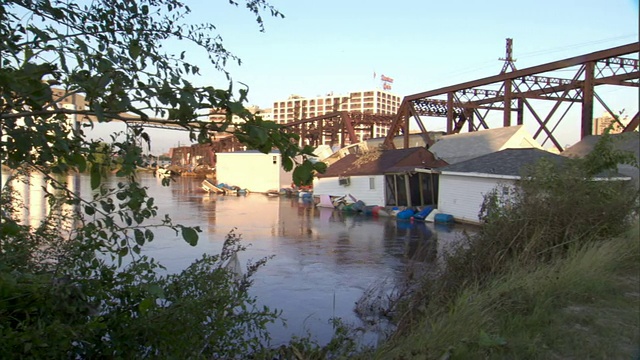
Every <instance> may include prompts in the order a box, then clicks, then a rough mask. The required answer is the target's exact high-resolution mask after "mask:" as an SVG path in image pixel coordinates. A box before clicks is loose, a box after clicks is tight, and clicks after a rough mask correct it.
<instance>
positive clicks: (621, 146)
mask: <svg viewBox="0 0 640 360" xmlns="http://www.w3.org/2000/svg"><path fill="white" fill-rule="evenodd" d="M610 136H611V139H612V140H613V142H612V145H613V147H614V149H616V150H622V151H628V152H630V153H632V154H634V155H635V156H636V159H640V133H637V132H628V133H621V134H611V135H610ZM601 137H602V136H601V135H589V136H587V137H585V138H584V139H582V140H580V141H578V142H577V143H575V144H574V145H573V146H571V147H569V148H567V149H566V150H565V151H563V152H562V153H561V154H560V155H562V156H566V157H579V158H581V157H585V156H586V155H587V154H589V153H590V152H591V151H593V148H594V147H595V145H596V143H597V142H598V140H600V138H601Z"/></svg>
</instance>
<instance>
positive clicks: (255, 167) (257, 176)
mask: <svg viewBox="0 0 640 360" xmlns="http://www.w3.org/2000/svg"><path fill="white" fill-rule="evenodd" d="M216 179H217V182H218V183H219V184H220V183H223V184H226V185H229V186H238V187H240V188H241V189H247V190H249V191H252V192H262V193H266V192H267V191H269V190H274V189H275V190H278V189H281V188H288V187H290V186H291V183H292V181H293V173H292V172H290V171H289V172H287V171H284V169H283V168H282V155H281V154H280V152H279V151H272V152H270V153H268V154H265V153H262V152H260V151H258V150H247V151H234V152H219V153H217V154H216Z"/></svg>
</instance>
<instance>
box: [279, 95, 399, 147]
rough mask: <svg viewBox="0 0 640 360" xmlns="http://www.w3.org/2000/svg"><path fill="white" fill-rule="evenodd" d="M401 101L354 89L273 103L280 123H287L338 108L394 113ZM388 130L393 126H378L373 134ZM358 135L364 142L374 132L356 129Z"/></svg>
mask: <svg viewBox="0 0 640 360" xmlns="http://www.w3.org/2000/svg"><path fill="white" fill-rule="evenodd" d="M401 101H402V99H401V98H400V96H398V95H395V94H392V93H390V92H387V91H383V90H378V89H376V90H369V91H359V92H351V93H349V94H348V95H334V94H333V93H329V94H326V95H324V96H316V97H313V98H306V97H302V96H300V95H291V96H289V98H288V99H286V100H279V101H275V102H274V103H273V109H272V116H273V118H272V119H273V121H275V122H276V123H278V124H287V123H290V122H294V121H297V120H303V119H310V118H314V117H317V116H323V115H326V114H330V113H333V112H338V111H348V112H359V113H363V114H375V115H394V114H396V113H397V112H398V108H399V107H400V102H401ZM388 131H389V126H383V125H376V126H375V128H374V133H373V137H374V138H376V137H384V136H386V135H387V132H388ZM356 136H357V137H358V139H359V140H360V141H363V140H365V139H366V138H367V137H370V136H371V134H370V133H369V132H368V131H366V130H358V129H356Z"/></svg>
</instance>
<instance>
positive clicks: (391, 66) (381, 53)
mask: <svg viewBox="0 0 640 360" xmlns="http://www.w3.org/2000/svg"><path fill="white" fill-rule="evenodd" d="M185 2H186V3H187V4H188V5H189V6H190V7H191V8H192V10H193V11H194V13H193V14H192V18H193V21H207V22H211V23H213V24H216V25H217V27H218V29H219V31H220V35H221V36H222V37H223V39H224V44H225V46H226V48H227V49H228V50H229V51H231V52H232V53H234V54H235V55H237V56H239V57H240V58H241V59H242V65H241V66H235V65H234V66H229V67H228V70H229V71H230V72H231V75H232V78H233V80H234V81H236V82H242V83H245V84H247V85H248V86H249V104H250V105H253V104H255V105H259V106H261V107H271V106H272V103H273V102H274V101H276V100H281V99H285V98H287V97H288V96H289V95H291V94H298V95H302V96H316V95H319V94H326V93H328V92H332V91H333V92H334V93H336V94H345V93H348V92H350V91H360V90H367V89H371V88H375V87H380V81H379V79H378V80H374V79H373V73H374V72H375V73H376V74H377V75H378V77H379V76H380V75H381V74H384V75H386V76H389V77H391V78H393V79H394V80H395V81H394V83H393V89H392V92H394V93H396V94H398V95H400V96H406V95H411V94H415V93H419V92H423V91H427V90H432V89H436V88H439V87H443V86H447V85H453V84H456V83H460V82H464V81H469V80H473V79H477V78H481V77H486V76H491V75H495V74H497V73H498V72H499V71H500V69H501V68H502V62H501V61H499V60H498V58H500V57H503V56H504V53H505V38H508V37H509V38H513V43H514V57H515V58H516V59H517V61H516V66H517V67H518V68H519V69H522V68H526V67H530V66H535V65H538V64H542V63H545V62H550V61H555V60H560V59H564V58H568V57H572V56H576V55H581V54H585V53H589V52H593V51H598V50H602V49H606V48H610V47H614V46H618V45H623V44H628V43H632V42H636V41H638V28H639V24H638V15H639V10H638V0H608V1H604V0H599V1H595V0H581V1H577V0H560V1H557V0H556V1H547V0H539V1H512V0H511V1H503V0H489V1H460V0H458V1H430V0H397V1H378V0H374V1H362V0H347V1H345V0H341V1H337V0H324V1H308V0H307V1H303V0H299V1H283V0H276V1H272V2H271V3H272V4H273V5H274V6H276V7H277V8H278V9H279V10H280V11H281V12H282V13H283V14H284V15H285V18H284V19H280V18H271V17H269V16H268V15H267V16H264V20H265V32H264V33H261V32H260V31H259V28H258V26H257V24H256V23H255V21H254V20H253V18H252V16H251V14H250V13H249V12H248V11H247V10H246V9H244V8H243V7H242V6H240V7H237V8H236V7H234V6H230V5H228V3H227V2H226V1H218V2H212V1H205V0H197V1H190V0H186V1H185ZM213 4H215V5H213ZM180 50H182V49H180ZM187 54H188V53H187ZM193 55H194V56H196V58H197V56H198V54H197V53H193ZM187 56H188V55H187ZM202 73H203V75H204V77H203V78H201V79H197V80H194V82H195V83H197V84H201V85H202V84H205V83H207V84H211V83H213V84H214V85H215V84H218V85H220V86H225V81H226V80H224V77H222V76H221V75H220V74H217V73H216V72H215V71H214V70H213V69H211V68H209V67H206V66H204V65H203V69H202ZM571 75H573V74H571V73H569V74H568V75H567V76H571ZM558 76H560V77H561V76H562V74H558ZM237 86H240V85H237ZM603 91H604V93H603V94H601V95H602V96H603V97H605V98H607V94H606V93H607V91H605V90H603ZM637 96H638V92H637V91H634V92H628V91H620V90H615V91H614V93H613V95H610V96H609V97H613V98H614V99H613V100H612V101H611V104H610V105H612V106H613V107H614V108H615V109H616V110H619V109H621V108H626V109H627V111H626V112H627V113H629V114H634V113H635V112H636V111H637V110H638V98H637ZM598 111H599V110H598V109H597V110H596V115H599V112H598ZM433 130H437V129H433ZM568 131H569V132H571V130H568ZM575 131H578V130H575ZM575 131H574V132H575ZM162 134H163V133H159V135H155V134H152V136H154V137H155V140H156V141H154V143H153V145H154V146H153V147H154V149H155V150H161V151H166V150H167V149H168V147H171V146H175V145H177V142H178V139H179V138H180V136H177V135H176V134H175V132H170V135H169V136H166V135H162ZM562 137H563V138H562V139H561V142H563V143H573V142H575V141H577V135H575V136H574V135H573V134H569V135H567V136H564V135H563V136H562ZM172 142H173V143H172ZM185 142H186V139H183V140H182V143H183V144H184V143H185Z"/></svg>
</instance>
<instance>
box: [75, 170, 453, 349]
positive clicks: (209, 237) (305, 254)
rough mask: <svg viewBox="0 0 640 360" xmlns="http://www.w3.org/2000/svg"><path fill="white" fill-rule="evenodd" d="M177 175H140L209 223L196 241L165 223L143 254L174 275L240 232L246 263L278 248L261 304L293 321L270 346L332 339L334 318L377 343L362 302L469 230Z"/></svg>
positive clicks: (163, 198) (160, 197) (157, 192)
mask: <svg viewBox="0 0 640 360" xmlns="http://www.w3.org/2000/svg"><path fill="white" fill-rule="evenodd" d="M175 180H176V181H175V182H173V183H172V184H171V185H170V186H169V187H163V186H161V183H160V180H159V179H157V178H154V177H153V175H151V174H141V183H142V184H143V185H145V186H147V187H148V191H149V195H150V196H152V197H154V198H155V204H156V205H157V206H158V207H159V210H158V214H159V216H160V217H163V216H164V214H169V215H170V216H171V218H172V219H173V220H174V222H175V223H179V224H184V225H189V226H200V227H201V229H202V233H200V240H199V242H198V245H197V246H194V247H192V246H190V245H188V244H187V243H186V242H184V241H183V240H182V238H181V237H180V236H176V235H175V233H174V232H173V231H171V230H161V231H156V236H155V239H154V241H153V242H151V243H149V244H146V245H145V250H144V252H145V253H146V254H147V255H150V256H153V257H154V258H156V259H157V260H158V261H159V262H160V263H161V264H163V265H164V266H165V267H166V268H167V271H168V272H178V271H180V270H182V269H184V268H185V267H187V266H188V265H189V264H190V263H191V262H193V261H194V260H195V259H196V258H198V257H199V256H200V255H201V254H203V253H219V252H220V250H221V249H222V244H223V242H224V239H225V236H226V235H227V234H228V233H229V232H230V231H232V230H233V231H234V232H235V233H236V234H238V235H240V236H241V237H242V239H243V240H242V242H243V244H245V245H247V246H248V249H247V250H246V251H244V252H242V253H240V255H239V260H240V262H241V263H242V264H245V263H246V262H247V261H250V260H254V261H255V260H258V259H260V258H263V257H268V256H271V255H273V258H271V259H270V260H269V261H268V262H267V264H266V265H265V266H264V267H262V268H261V269H260V270H259V271H258V272H257V274H256V275H255V277H254V283H253V286H252V288H251V294H252V295H255V296H256V297H257V299H258V304H259V305H260V306H262V305H266V306H268V307H270V308H272V309H279V310H281V311H282V318H283V319H284V320H285V321H286V326H285V325H283V324H282V323H281V322H277V323H275V324H271V325H270V327H269V330H270V334H271V337H272V345H280V344H282V343H285V342H287V341H288V339H290V338H291V336H294V335H295V336H305V335H311V337H312V338H313V339H315V340H316V341H318V342H319V343H321V344H322V343H326V342H328V341H329V340H330V338H331V335H332V334H333V325H332V323H331V321H330V320H331V319H332V318H340V319H341V320H342V321H343V322H345V323H347V324H351V325H354V326H357V327H362V328H366V329H367V330H368V331H367V332H365V335H364V337H363V340H362V341H363V342H365V343H374V342H375V341H377V336H378V334H377V333H376V332H375V331H372V330H375V329H371V328H370V327H368V326H365V325H364V323H363V322H361V320H360V319H359V318H358V317H357V316H356V314H355V312H354V308H355V304H356V301H358V299H359V298H360V297H361V296H362V295H363V293H364V292H365V291H366V290H367V289H369V288H370V287H372V286H373V285H375V284H380V283H385V284H387V285H388V286H389V285H391V286H392V285H393V284H394V283H398V282H401V281H402V279H403V276H405V274H406V269H407V267H408V266H412V267H414V266H418V267H423V268H429V267H434V266H435V265H436V263H437V261H438V259H439V257H440V256H441V255H442V253H443V252H444V250H445V249H446V248H447V247H449V246H451V244H452V243H453V242H454V241H455V240H456V239H458V238H459V233H460V231H461V230H462V229H461V228H460V227H458V226H456V227H450V226H440V225H434V224H431V223H426V224H425V223H423V222H416V223H411V222H398V221H396V220H395V219H393V218H375V217H372V216H365V215H362V214H357V215H355V214H354V215H349V214H345V213H342V212H340V211H337V210H333V209H325V208H316V207H314V206H313V204H312V203H310V202H305V201H303V200H302V199H299V198H287V197H268V196H266V195H264V194H259V193H252V194H249V195H247V196H222V195H209V194H207V193H206V192H204V191H203V190H202V189H201V188H200V183H201V182H202V180H201V179H195V178H189V177H183V178H176V179H175ZM79 183H80V186H81V187H82V189H81V192H82V193H88V192H90V190H89V183H88V179H87V178H86V177H83V178H82V181H80V182H79ZM158 221H159V220H158Z"/></svg>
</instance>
